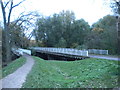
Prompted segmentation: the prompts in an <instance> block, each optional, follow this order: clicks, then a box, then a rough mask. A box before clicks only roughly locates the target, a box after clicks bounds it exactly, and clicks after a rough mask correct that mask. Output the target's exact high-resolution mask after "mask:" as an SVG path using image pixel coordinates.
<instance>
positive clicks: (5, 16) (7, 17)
mask: <svg viewBox="0 0 120 90" xmlns="http://www.w3.org/2000/svg"><path fill="white" fill-rule="evenodd" d="M23 1H25V0H22V1H20V2H19V3H17V4H15V5H14V3H13V0H8V1H6V2H4V1H2V0H0V4H1V10H2V14H3V22H4V33H5V38H4V42H5V44H4V46H5V53H4V58H5V60H6V62H9V61H10V60H11V47H10V40H9V25H10V18H11V13H12V10H13V9H14V8H15V7H17V6H19V5H20V4H21V3H22V2H23ZM8 6H9V10H8V11H7V10H6V9H8V8H7V7H8Z"/></svg>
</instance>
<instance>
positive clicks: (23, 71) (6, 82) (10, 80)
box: [2, 55, 34, 88]
mask: <svg viewBox="0 0 120 90" xmlns="http://www.w3.org/2000/svg"><path fill="white" fill-rule="evenodd" d="M23 56H24V57H25V58H26V63H25V64H24V65H23V66H21V67H20V68H18V69H17V70H16V71H15V72H13V73H12V74H9V75H8V76H6V77H5V78H3V79H2V88H21V87H22V84H23V83H24V82H25V80H26V77H27V74H28V73H29V72H30V70H31V69H32V66H33V64H34V60H33V58H32V57H31V56H29V55H23Z"/></svg>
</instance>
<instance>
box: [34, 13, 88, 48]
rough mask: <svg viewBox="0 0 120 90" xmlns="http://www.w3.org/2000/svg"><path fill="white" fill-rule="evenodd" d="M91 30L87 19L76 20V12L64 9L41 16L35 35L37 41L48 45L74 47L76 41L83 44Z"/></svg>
mask: <svg viewBox="0 0 120 90" xmlns="http://www.w3.org/2000/svg"><path fill="white" fill-rule="evenodd" d="M89 30H90V26H89V25H88V23H87V22H86V21H84V20H83V19H80V20H75V15H74V12H72V11H62V12H60V13H59V14H54V15H53V16H49V17H41V18H39V19H38V20H37V22H36V29H35V30H34V35H35V37H36V41H37V42H43V43H44V44H45V45H46V46H48V47H72V45H73V44H74V43H77V44H78V45H81V44H83V43H84V38H85V36H86V35H87V33H88V32H89Z"/></svg>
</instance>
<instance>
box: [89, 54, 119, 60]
mask: <svg viewBox="0 0 120 90" xmlns="http://www.w3.org/2000/svg"><path fill="white" fill-rule="evenodd" d="M89 57H92V58H101V59H109V60H116V61H120V58H118V57H112V56H104V55H89Z"/></svg>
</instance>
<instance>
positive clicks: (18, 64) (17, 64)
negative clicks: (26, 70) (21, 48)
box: [2, 57, 26, 78]
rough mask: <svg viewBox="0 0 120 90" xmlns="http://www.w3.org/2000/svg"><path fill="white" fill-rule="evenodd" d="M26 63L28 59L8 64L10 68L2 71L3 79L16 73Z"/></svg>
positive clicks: (7, 67)
mask: <svg viewBox="0 0 120 90" xmlns="http://www.w3.org/2000/svg"><path fill="white" fill-rule="evenodd" d="M25 61H26V59H25V58H24V57H20V58H18V59H16V60H15V61H12V62H11V63H10V64H8V66H6V67H4V68H3V69H2V78H3V77H5V76H7V75H9V74H11V73H13V72H14V71H16V70H17V69H18V68H19V67H21V66H22V65H23V64H24V63H25Z"/></svg>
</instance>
